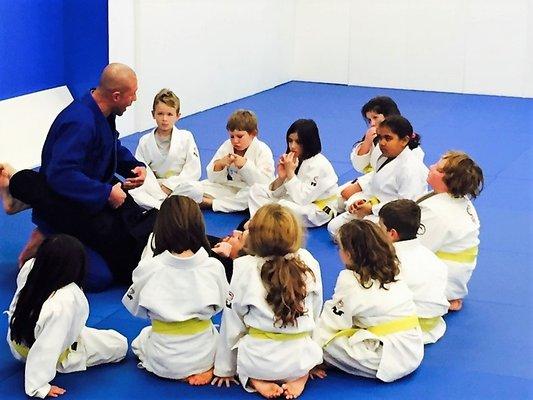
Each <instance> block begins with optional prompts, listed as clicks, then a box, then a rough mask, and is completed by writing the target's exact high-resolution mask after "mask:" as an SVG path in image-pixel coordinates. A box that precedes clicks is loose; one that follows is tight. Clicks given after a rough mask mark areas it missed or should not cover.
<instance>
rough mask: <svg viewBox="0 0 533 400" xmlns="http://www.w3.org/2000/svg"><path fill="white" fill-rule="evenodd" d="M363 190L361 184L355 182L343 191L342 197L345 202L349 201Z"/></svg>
mask: <svg viewBox="0 0 533 400" xmlns="http://www.w3.org/2000/svg"><path fill="white" fill-rule="evenodd" d="M361 190H362V189H361V186H360V185H359V183H357V182H355V183H352V184H350V185H348V186H346V187H345V188H344V189H342V192H341V196H342V198H343V199H344V200H348V199H349V198H350V197H351V196H352V195H353V194H355V193H358V192H360V191H361Z"/></svg>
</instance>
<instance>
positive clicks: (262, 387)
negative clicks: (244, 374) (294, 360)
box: [249, 378, 283, 399]
mask: <svg viewBox="0 0 533 400" xmlns="http://www.w3.org/2000/svg"><path fill="white" fill-rule="evenodd" d="M249 384H250V386H251V387H253V388H254V389H255V390H257V392H258V393H259V394H260V395H261V396H263V397H266V398H267V399H273V398H274V397H279V396H281V395H282V394H283V388H282V387H281V386H280V385H278V384H277V383H276V382H269V381H261V380H259V379H253V378H250V381H249Z"/></svg>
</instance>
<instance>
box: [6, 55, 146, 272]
mask: <svg viewBox="0 0 533 400" xmlns="http://www.w3.org/2000/svg"><path fill="white" fill-rule="evenodd" d="M136 92H137V77H136V75H135V72H134V71H133V70H132V69H131V68H129V67H128V66H126V65H124V64H118V63H115V64H110V65H108V66H107V67H106V68H105V69H104V71H103V72H102V75H101V77H100V81H99V84H98V87H97V88H96V89H94V90H91V91H90V92H88V93H87V94H86V95H84V96H83V97H82V98H80V99H79V100H75V101H73V102H72V103H71V104H70V105H68V106H67V107H66V108H65V109H64V110H63V111H62V112H61V113H60V114H59V115H58V116H57V117H56V119H55V121H54V122H53V124H52V126H51V128H50V131H49V132H48V135H47V137H46V141H45V143H44V146H43V151H42V158H41V168H40V171H39V173H35V172H33V171H29V170H24V171H20V172H18V173H15V174H14V175H13V176H12V177H11V179H10V183H9V194H10V195H12V196H13V197H14V198H16V199H19V200H20V201H22V202H24V203H27V204H29V205H30V206H31V207H32V208H33V214H32V217H33V221H34V223H35V224H36V225H37V227H38V231H37V232H36V233H35V232H34V234H33V235H32V238H31V239H30V242H29V247H28V246H27V248H26V253H27V254H23V257H22V258H28V257H29V256H32V255H33V254H32V253H35V250H36V248H37V247H38V245H39V241H40V239H41V237H42V236H43V235H42V234H46V233H49V232H61V233H67V234H71V235H73V236H75V237H77V238H79V239H80V240H81V241H82V242H84V243H85V244H86V245H88V246H89V247H91V248H93V249H94V250H96V251H97V252H98V253H100V254H101V255H102V256H103V258H104V259H105V260H106V261H107V264H108V265H109V267H110V268H111V271H112V273H113V274H114V276H115V278H117V279H119V280H128V279H129V278H130V272H131V270H132V269H133V268H135V266H136V264H137V261H138V259H139V257H140V253H141V251H142V247H143V246H144V245H145V244H146V240H147V237H148V234H149V233H150V231H151V228H152V224H153V219H154V218H155V212H154V213H152V214H154V215H153V216H152V215H151V214H150V213H148V215H147V213H146V212H143V210H142V209H141V208H140V207H138V206H137V205H136V204H135V202H134V201H133V200H132V199H131V197H130V196H129V195H127V190H129V189H133V188H135V187H138V186H140V185H142V183H143V182H144V178H145V176H146V169H145V166H144V164H143V163H141V162H139V161H137V160H136V159H135V157H134V156H133V155H132V154H131V152H130V151H129V150H128V149H126V148H125V147H124V146H122V144H121V143H120V140H119V139H118V136H119V134H118V132H117V131H116V128H115V117H116V116H120V115H122V114H123V113H124V111H126V109H127V108H128V107H129V106H130V105H131V104H132V103H133V102H134V101H135V100H136V99H137V96H136ZM115 174H118V175H120V176H122V177H123V178H124V180H123V181H122V182H121V181H119V180H118V179H117V178H116V176H115ZM4 197H5V196H4ZM41 233H42V234H41ZM21 261H24V260H21Z"/></svg>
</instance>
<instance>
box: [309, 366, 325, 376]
mask: <svg viewBox="0 0 533 400" xmlns="http://www.w3.org/2000/svg"><path fill="white" fill-rule="evenodd" d="M326 376H328V374H327V373H326V366H325V365H324V364H321V365H317V366H316V367H314V368H313V369H312V370H311V371H309V378H311V379H315V378H319V379H324V378H325V377H326Z"/></svg>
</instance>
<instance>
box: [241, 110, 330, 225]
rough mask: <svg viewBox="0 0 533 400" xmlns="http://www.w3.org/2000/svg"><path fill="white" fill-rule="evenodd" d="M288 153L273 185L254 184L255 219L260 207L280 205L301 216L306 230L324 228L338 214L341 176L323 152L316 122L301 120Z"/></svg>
mask: <svg viewBox="0 0 533 400" xmlns="http://www.w3.org/2000/svg"><path fill="white" fill-rule="evenodd" d="M285 139H286V141H287V150H286V152H285V154H283V155H282V156H281V157H280V159H279V161H278V165H277V177H276V179H275V180H274V181H273V182H272V183H271V184H270V186H266V185H254V186H252V188H251V190H250V201H249V203H248V205H249V209H250V215H251V216H252V217H253V215H254V214H255V212H256V211H257V210H258V209H259V207H261V206H263V205H265V204H268V203H279V204H281V205H283V206H285V207H287V208H290V209H291V210H292V211H293V212H295V213H296V214H298V215H299V216H300V217H301V218H302V221H303V223H304V225H305V226H306V227H316V226H322V225H324V224H325V223H327V222H328V221H330V220H331V218H333V217H334V216H335V215H337V191H338V186H337V180H338V178H337V174H336V173H335V171H334V169H333V166H332V165H331V163H330V162H329V161H328V159H327V158H326V157H325V156H324V155H323V154H322V153H321V151H322V145H321V142H320V135H319V132H318V127H317V125H316V123H315V121H313V120H311V119H299V120H297V121H295V122H293V123H292V124H291V126H290V127H289V129H288V130H287V135H286V138H285Z"/></svg>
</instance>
